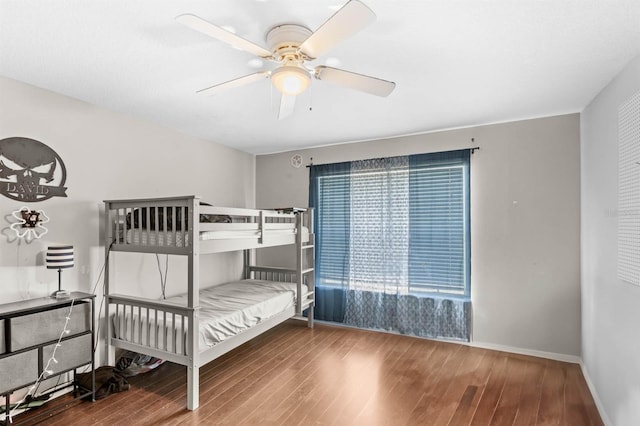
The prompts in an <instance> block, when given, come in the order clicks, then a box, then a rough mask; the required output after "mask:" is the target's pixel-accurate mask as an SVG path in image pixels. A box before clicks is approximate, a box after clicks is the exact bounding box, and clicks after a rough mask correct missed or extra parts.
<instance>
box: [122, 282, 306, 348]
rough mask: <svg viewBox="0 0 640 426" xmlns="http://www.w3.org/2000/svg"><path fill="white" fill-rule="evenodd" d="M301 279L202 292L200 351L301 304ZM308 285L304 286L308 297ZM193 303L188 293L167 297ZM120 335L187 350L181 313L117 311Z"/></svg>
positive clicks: (236, 284)
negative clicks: (297, 292)
mask: <svg viewBox="0 0 640 426" xmlns="http://www.w3.org/2000/svg"><path fill="white" fill-rule="evenodd" d="M296 289H297V284H295V283H285V282H276V281H264V280H240V281H235V282H229V283H225V284H220V285H217V286H213V287H210V288H207V289H203V290H201V291H200V311H199V321H200V324H199V333H198V335H199V341H198V347H199V348H200V351H203V350H205V349H207V348H210V347H213V346H215V345H216V344H218V343H220V342H222V341H224V340H226V339H228V338H231V337H233V336H235V335H238V334H240V333H242V332H243V331H245V330H248V329H250V328H251V327H253V326H255V325H257V324H259V323H260V322H262V321H264V320H266V319H269V318H271V317H272V316H274V315H277V314H279V313H281V312H283V311H285V310H287V309H289V308H291V307H293V306H295V303H296V291H297V290H296ZM307 291H308V289H307V287H306V286H304V285H303V286H302V292H303V297H305V296H306V293H307ZM166 301H167V302H170V303H171V304H174V305H175V304H179V305H181V306H187V295H180V296H175V297H170V298H167V299H166ZM112 321H113V326H114V327H113V329H114V337H115V338H117V339H121V340H125V341H129V342H132V343H137V344H142V345H144V346H148V347H151V348H157V349H160V350H164V351H169V352H174V353H179V354H185V348H186V341H187V332H188V327H187V326H186V324H184V323H183V320H182V319H181V316H180V315H175V316H174V315H171V314H167V315H163V314H162V313H154V312H153V311H151V312H149V311H147V310H146V309H141V310H137V309H133V311H131V310H129V309H126V310H124V312H122V311H119V312H117V313H116V314H115V315H113V316H112Z"/></svg>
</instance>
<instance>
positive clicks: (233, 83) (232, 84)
mask: <svg viewBox="0 0 640 426" xmlns="http://www.w3.org/2000/svg"><path fill="white" fill-rule="evenodd" d="M268 77H269V72H268V71H260V72H256V73H253V74H249V75H245V76H244V77H239V78H236V79H233V80H229V81H226V82H224V83H220V84H216V85H215V86H211V87H207V88H206V89H201V90H198V91H197V92H196V93H201V94H204V95H215V94H217V93H220V92H224V91H225V90H229V89H235V88H236V87H241V86H246V85H247V84H251V83H255V82H256V81H259V80H262V79H264V78H268Z"/></svg>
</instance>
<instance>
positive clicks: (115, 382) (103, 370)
mask: <svg viewBox="0 0 640 426" xmlns="http://www.w3.org/2000/svg"><path fill="white" fill-rule="evenodd" d="M77 384H78V386H80V387H82V388H84V389H87V390H91V372H89V373H81V374H78V376H77ZM126 390H129V382H127V379H125V378H124V377H122V376H121V375H120V374H118V373H116V372H115V371H114V367H112V366H109V365H105V366H102V367H98V369H96V393H95V399H96V400H98V399H102V398H106V397H107V396H109V395H110V394H112V393H115V392H122V391H126Z"/></svg>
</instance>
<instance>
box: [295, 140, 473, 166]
mask: <svg viewBox="0 0 640 426" xmlns="http://www.w3.org/2000/svg"><path fill="white" fill-rule="evenodd" d="M471 141H472V142H473V139H471ZM462 149H468V150H470V151H471V154H473V153H474V152H476V151H478V150H480V147H479V146H474V147H471V148H460V149H453V150H448V151H435V152H426V153H425V154H440V153H442V152H450V151H460V150H462ZM310 158H311V162H310V163H309V164H307V165H306V166H305V167H306V168H309V167H311V166H324V164H313V157H310Z"/></svg>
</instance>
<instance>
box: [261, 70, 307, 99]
mask: <svg viewBox="0 0 640 426" xmlns="http://www.w3.org/2000/svg"><path fill="white" fill-rule="evenodd" d="M271 82H272V83H273V85H274V86H275V88H276V89H278V90H279V91H280V92H281V93H283V94H285V95H293V96H295V95H299V94H300V93H302V92H304V91H305V90H307V87H309V85H310V84H311V76H310V75H309V73H308V72H307V71H305V70H304V69H302V68H300V67H296V66H283V67H280V68H277V69H275V70H274V71H273V72H272V73H271Z"/></svg>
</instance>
